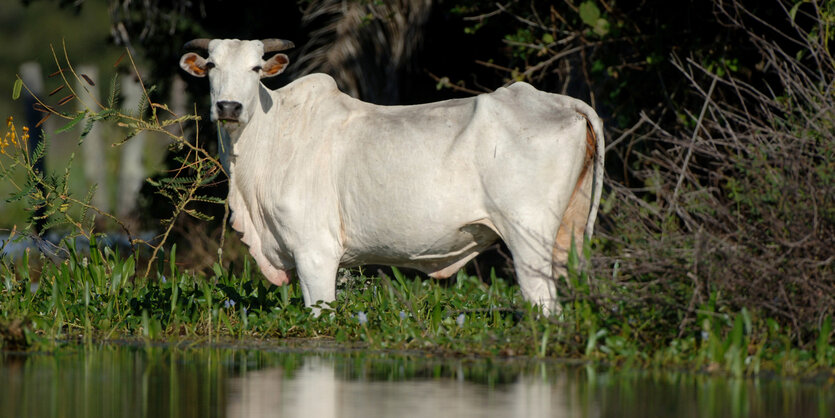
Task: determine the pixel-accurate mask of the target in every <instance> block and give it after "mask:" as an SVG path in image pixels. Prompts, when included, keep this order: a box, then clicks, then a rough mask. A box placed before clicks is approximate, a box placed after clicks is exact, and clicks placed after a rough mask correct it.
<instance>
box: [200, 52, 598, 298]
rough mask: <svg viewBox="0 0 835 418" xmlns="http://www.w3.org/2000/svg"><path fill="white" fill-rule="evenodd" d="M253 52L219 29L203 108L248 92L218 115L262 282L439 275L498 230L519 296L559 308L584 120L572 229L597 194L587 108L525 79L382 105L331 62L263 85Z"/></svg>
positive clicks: (233, 197)
mask: <svg viewBox="0 0 835 418" xmlns="http://www.w3.org/2000/svg"><path fill="white" fill-rule="evenodd" d="M262 50H263V45H262V44H261V43H260V42H258V41H249V42H247V41H237V40H213V41H212V42H211V43H210V45H209V58H208V60H209V61H212V62H214V63H215V68H214V69H212V70H211V71H210V72H209V81H210V83H211V92H212V111H213V112H214V108H215V103H216V102H217V101H220V100H234V101H237V102H240V103H242V104H243V111H242V115H241V118H240V123H239V124H228V125H226V127H227V130H228V131H229V135H230V137H231V140H232V150H231V155H230V171H231V182H230V186H229V204H230V207H231V208H232V211H233V222H232V225H233V228H234V229H236V230H237V231H239V232H242V233H243V237H242V239H243V241H244V242H245V243H247V244H248V245H249V246H250V252H251V253H252V255H253V256H254V258H255V259H256V261H257V263H258V265H259V267H260V268H261V270H262V271H263V272H264V274H265V275H266V277H267V278H268V279H269V280H270V281H272V282H274V283H276V284H283V283H286V282H287V281H288V280H289V275H288V271H290V270H296V273H297V275H298V276H299V279H300V281H301V285H302V291H303V293H304V300H305V304H306V305H308V306H310V305H312V304H314V303H315V302H316V301H320V300H321V301H324V302H331V301H333V300H334V298H335V280H336V271H337V269H338V268H339V267H340V266H355V265H360V264H366V263H374V264H391V265H398V266H405V267H411V268H416V269H419V270H422V271H424V272H427V273H429V274H430V275H433V276H435V277H448V276H450V275H452V274H454V273H455V272H456V271H457V270H458V269H459V268H460V267H462V266H463V265H464V263H466V261H468V260H470V259H471V258H473V257H474V256H475V255H476V254H478V252H480V251H481V250H483V249H484V248H485V247H487V246H488V245H490V244H492V243H493V242H495V240H497V239H499V238H501V239H503V240H504V241H505V242H506V243H507V245H508V247H509V249H510V251H511V252H512V255H513V258H514V262H515V266H516V272H517V276H518V281H519V283H520V287H521V289H522V293H523V295H524V297H525V298H526V299H527V300H530V301H532V302H534V303H537V304H539V305H541V306H542V307H543V310H544V311H546V312H555V311H557V310H558V309H559V306H558V304H557V301H556V297H557V294H556V283H555V278H556V276H555V272H564V266H562V264H564V262H565V260H564V259H560V260H555V258H556V257H555V256H554V254H556V252H555V250H554V248H555V238H556V236H557V232H558V229H559V228H560V225H561V224H562V221H563V214H564V213H566V209H567V208H568V207H569V203H570V202H569V200H570V199H571V197H572V193H573V192H574V190H575V185H577V183H578V179H579V177H580V173H581V171H582V169H583V164H584V162H585V153H586V132H587V131H586V130H587V122H586V120H588V121H590V122H591V125H592V127H593V130H594V133H595V135H596V138H597V144H596V147H597V154H596V156H595V160H596V161H595V164H594V165H593V173H589V174H590V175H592V174H593V177H594V181H593V182H592V181H591V180H588V179H587V180H586V181H585V183H588V185H587V186H584V187H583V188H581V193H586V194H585V195H584V198H585V199H586V202H587V203H589V204H590V207H589V208H588V212H587V213H588V215H586V214H585V213H586V212H585V211H586V207H585V206H583V207H582V210H583V211H584V214H583V219H582V222H581V224H580V225H579V226H577V227H578V228H584V227H585V229H586V230H587V232H588V233H590V232H591V229H592V227H593V225H594V214H595V213H596V210H597V206H598V203H599V200H600V184H601V183H600V181H601V180H600V179H602V164H603V155H602V151H603V148H604V147H603V132H602V124H601V122H600V119H599V118H598V117H597V115H596V114H595V112H594V111H593V110H592V109H591V108H590V107H589V106H587V105H586V104H585V103H583V102H581V101H578V100H576V99H573V98H569V97H565V96H561V95H556V94H550V93H545V92H541V91H538V90H536V89H535V88H533V87H532V86H530V85H529V84H526V83H516V84H514V85H512V86H510V87H508V88H500V89H498V90H497V91H495V92H494V93H491V94H485V95H480V96H477V97H472V98H467V99H459V100H449V101H444V102H437V103H430V104H425V105H418V106H389V107H384V106H376V105H372V104H369V103H364V102H361V101H359V100H356V99H353V98H351V97H349V96H347V95H345V94H343V93H341V92H340V91H339V90H338V89H337V86H336V84H335V82H334V81H333V79H332V78H331V77H329V76H327V75H324V74H313V75H309V76H306V77H303V78H301V79H298V80H296V81H295V82H293V83H291V84H289V85H287V86H286V87H284V88H281V89H279V90H275V91H271V90H268V89H267V88H265V87H264V86H263V85H262V84H261V83H260V82H259V78H260V76H259V74H257V73H256V72H254V71H252V67H254V66H257V65H261V64H263V60H262V58H261V55H262ZM184 59H185V57H184ZM589 201H590V202H589ZM586 216H587V218H586ZM575 224H576V222H575V223H573V224H572V225H575ZM572 227H573V226H572ZM580 236H581V237H582V234H581V235H580ZM578 244H579V243H578ZM559 258H564V257H559ZM555 262H556V264H560V265H559V266H555Z"/></svg>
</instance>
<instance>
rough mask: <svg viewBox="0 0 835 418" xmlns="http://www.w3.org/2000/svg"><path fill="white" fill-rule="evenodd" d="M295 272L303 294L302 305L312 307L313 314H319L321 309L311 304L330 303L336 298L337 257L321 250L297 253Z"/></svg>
mask: <svg viewBox="0 0 835 418" xmlns="http://www.w3.org/2000/svg"><path fill="white" fill-rule="evenodd" d="M295 258H296V260H295V261H296V274H298V276H299V283H300V284H301V288H302V295H303V296H304V306H307V307H309V308H311V309H313V315H314V316H319V313H320V312H321V309H320V308H318V307H315V306H313V305H314V304H316V303H317V302H319V301H322V302H325V303H328V304H329V303H331V302H333V301H334V300H336V270H337V269H338V268H339V258H338V257H333V256H331V255H328V254H325V253H323V252H321V251H318V252H317V251H304V252H300V253H297V254H296V256H295Z"/></svg>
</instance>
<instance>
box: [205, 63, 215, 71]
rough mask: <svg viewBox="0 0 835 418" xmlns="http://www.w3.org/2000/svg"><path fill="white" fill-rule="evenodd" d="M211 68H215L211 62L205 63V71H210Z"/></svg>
mask: <svg viewBox="0 0 835 418" xmlns="http://www.w3.org/2000/svg"><path fill="white" fill-rule="evenodd" d="M212 68H215V63H213V62H211V61H209V62H207V63H206V71H209V70H211V69H212Z"/></svg>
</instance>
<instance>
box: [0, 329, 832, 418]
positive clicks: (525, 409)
mask: <svg viewBox="0 0 835 418" xmlns="http://www.w3.org/2000/svg"><path fill="white" fill-rule="evenodd" d="M0 356H1V357H2V361H0V416H2V417H40V416H48V417H74V416H78V417H96V416H101V417H166V416H167V417H216V416H228V417H267V416H269V417H316V418H328V417H363V418H372V417H432V418H438V417H442V416H451V417H546V416H547V417H618V416H619V417H663V416H669V417H713V416H721V417H759V416H785V417H815V416H819V417H830V416H833V414H835V388H833V386H832V384H831V383H827V382H802V381H796V380H785V379H759V380H749V379H726V378H717V377H709V376H704V375H694V374H685V373H677V372H669V371H668V372H657V371H656V372H622V371H604V370H602V369H599V368H597V367H592V366H582V365H570V364H565V363H559V362H538V361H533V360H503V359H492V360H491V359H450V358H434V357H431V356H427V355H426V354H420V353H413V354H391V353H368V352H362V351H344V350H339V349H335V348H330V349H329V348H321V347H318V348H310V347H308V348H287V347H278V348H276V347H267V348H264V347H261V348H260V349H252V348H250V349H242V348H217V347H216V348H174V347H144V346H132V345H104V346H94V347H87V348H84V347H79V348H76V349H65V350H62V351H59V352H58V353H56V354H35V355H21V354H13V353H5V354H0Z"/></svg>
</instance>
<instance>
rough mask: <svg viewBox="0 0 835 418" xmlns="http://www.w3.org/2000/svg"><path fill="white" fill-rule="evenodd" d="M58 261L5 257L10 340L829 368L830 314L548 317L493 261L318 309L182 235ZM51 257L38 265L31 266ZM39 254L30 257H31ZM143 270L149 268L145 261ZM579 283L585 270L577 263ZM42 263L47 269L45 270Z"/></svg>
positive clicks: (356, 278)
mask: <svg viewBox="0 0 835 418" xmlns="http://www.w3.org/2000/svg"><path fill="white" fill-rule="evenodd" d="M69 254H70V256H69V259H68V260H66V261H65V262H63V263H61V264H58V265H55V264H52V263H51V262H49V261H48V260H45V259H43V258H41V257H38V259H37V260H33V259H30V258H34V257H29V256H27V257H24V258H23V259H22V260H19V261H18V262H17V263H16V264H15V263H12V262H11V261H9V260H4V261H3V262H2V264H0V336H1V337H2V344H4V345H5V346H4V347H3V348H4V349H29V350H46V351H49V350H54V349H57V348H60V347H61V345H62V344H66V343H68V342H77V341H81V342H87V343H89V342H92V341H106V340H115V339H125V338H128V339H131V338H132V339H140V340H145V341H148V342H153V341H182V340H190V341H196V342H211V341H213V340H228V339H240V340H241V341H242V342H246V341H250V342H251V341H253V340H267V341H276V342H278V343H280V342H281V340H283V339H292V338H306V339H321V340H333V341H335V342H337V343H341V344H345V345H346V346H354V347H357V346H358V347H364V348H368V349H373V350H421V351H429V352H434V353H437V354H438V355H453V356H460V355H466V356H473V355H474V356H529V357H558V358H567V359H581V360H587V361H595V362H601V363H605V364H608V365H611V366H614V367H626V368H629V367H676V368H680V369H691V370H703V371H708V372H717V373H727V374H730V375H734V376H744V375H754V374H761V373H764V372H776V373H779V374H784V375H810V374H816V375H821V374H824V375H826V374H829V375H831V374H832V373H833V369H832V368H833V365H835V347H833V346H832V344H831V341H830V340H829V339H828V336H829V331H830V329H831V320H829V319H827V320H825V321H823V322H822V325H821V328H822V329H821V333H820V335H821V337H820V338H818V340H817V341H816V342H815V343H814V344H813V345H812V347H813V348H812V349H804V348H801V347H797V346H796V345H795V343H794V342H793V341H792V339H791V338H790V337H789V334H788V333H787V332H786V331H784V330H782V329H781V328H780V326H779V325H777V323H776V322H775V321H773V320H770V319H759V318H757V317H756V316H755V315H754V314H752V313H750V312H748V311H747V310H744V309H743V310H742V311H741V312H737V313H722V312H715V311H714V310H713V308H712V307H711V306H710V303H708V304H707V305H706V306H703V307H702V308H701V309H700V310H699V311H700V312H701V313H700V316H699V318H698V325H697V326H696V327H694V328H693V330H692V332H685V333H683V335H681V336H679V335H678V334H679V333H680V331H679V329H678V328H677V327H674V328H670V327H666V328H665V327H661V326H656V325H655V322H658V321H659V319H658V318H657V317H656V316H658V315H660V314H659V313H658V312H657V311H656V310H654V308H653V307H651V306H649V305H647V304H644V305H645V306H646V308H645V309H639V310H635V309H631V310H619V309H612V306H617V302H614V301H612V300H608V301H603V302H602V303H601V302H593V301H592V298H583V297H576V296H575V297H573V298H572V299H573V300H572V301H570V302H565V303H564V304H563V305H564V311H563V314H562V316H560V317H559V318H556V317H544V316H542V315H540V314H539V312H538V311H537V310H536V309H535V308H532V307H531V306H530V305H528V304H526V303H524V301H523V300H522V297H521V294H520V292H519V289H518V287H517V286H515V285H514V284H513V283H509V282H508V281H506V280H504V279H502V278H498V277H496V276H495V274H494V273H492V272H491V277H490V284H489V285H488V284H485V283H483V282H482V281H480V280H479V279H478V278H476V277H474V276H469V275H466V274H464V273H463V272H460V273H459V274H458V276H457V277H456V278H454V279H453V280H452V281H450V282H445V281H437V280H421V279H419V278H409V277H407V276H406V275H404V274H403V273H401V272H400V271H399V270H397V269H394V270H393V274H392V276H393V277H388V276H387V275H385V274H378V275H377V276H374V277H372V276H367V275H364V274H361V271H360V270H350V271H344V272H343V275H344V276H348V277H347V280H343V281H342V282H343V283H342V284H341V285H340V286H339V289H338V298H337V301H336V302H335V303H334V304H333V306H332V308H329V309H325V310H324V311H323V313H322V315H321V316H320V317H319V318H316V317H313V316H312V315H311V313H310V311H309V310H308V309H306V308H305V307H304V304H303V302H302V297H301V291H300V289H299V286H298V283H297V282H293V283H291V284H290V285H288V286H283V287H276V286H272V285H270V284H268V283H267V282H266V281H265V280H264V279H263V278H262V277H261V276H260V273H258V272H257V269H256V268H255V267H254V266H253V265H252V264H251V263H250V262H249V261H248V260H245V261H244V265H243V266H238V267H237V268H234V269H232V270H237V271H238V273H230V270H229V269H224V268H221V267H220V266H218V265H215V266H214V274H211V275H200V274H195V273H193V272H190V271H184V270H181V269H180V267H179V266H178V265H177V262H176V247H175V248H172V249H171V250H170V251H168V252H167V256H166V259H165V260H163V259H162V258H160V261H159V262H157V263H156V265H155V268H154V269H153V270H152V273H151V275H150V276H151V277H149V278H144V277H142V276H141V275H138V274H137V270H138V269H137V263H136V258H135V255H122V254H119V253H117V252H115V251H113V250H111V249H109V248H104V249H100V248H97V246H96V243H95V241H94V242H93V245H92V248H91V249H90V250H89V251H87V250H86V249H85V251H84V253H83V254H86V255H83V254H82V252H81V251H79V250H77V249H75V248H73V247H72V246H69ZM36 264H37V265H40V266H41V267H39V268H38V267H36V266H35V265H36ZM30 266H31V267H30ZM140 270H141V269H140ZM570 275H571V276H573V277H572V278H571V280H570V281H571V282H573V283H574V285H575V286H578V287H579V288H580V289H578V292H582V291H583V289H582V285H581V283H583V282H586V281H587V277H586V276H585V273H578V272H577V271H576V269H571V273H570ZM36 276H39V279H36Z"/></svg>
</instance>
